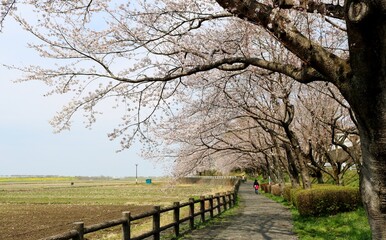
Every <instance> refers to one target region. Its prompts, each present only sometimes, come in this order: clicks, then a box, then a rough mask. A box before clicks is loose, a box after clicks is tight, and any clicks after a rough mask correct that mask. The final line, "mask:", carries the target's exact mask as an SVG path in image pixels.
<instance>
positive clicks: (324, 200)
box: [290, 186, 362, 216]
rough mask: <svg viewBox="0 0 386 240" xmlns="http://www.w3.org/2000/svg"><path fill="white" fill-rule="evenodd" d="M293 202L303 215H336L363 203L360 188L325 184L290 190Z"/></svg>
mask: <svg viewBox="0 0 386 240" xmlns="http://www.w3.org/2000/svg"><path fill="white" fill-rule="evenodd" d="M290 195H291V199H292V201H293V204H294V205H295V207H296V208H297V209H298V211H299V214H300V215H302V216H323V215H334V214H337V213H339V212H347V211H352V210H355V209H357V208H358V207H359V206H361V205H362V201H361V197H360V194H359V189H358V188H353V187H339V186H325V187H317V188H312V189H304V190H303V189H301V190H299V189H293V190H291V191H290Z"/></svg>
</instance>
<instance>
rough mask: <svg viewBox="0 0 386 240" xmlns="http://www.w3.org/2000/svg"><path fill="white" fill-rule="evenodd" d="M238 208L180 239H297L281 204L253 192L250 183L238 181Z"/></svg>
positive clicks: (290, 217) (285, 210)
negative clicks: (229, 214)
mask: <svg viewBox="0 0 386 240" xmlns="http://www.w3.org/2000/svg"><path fill="white" fill-rule="evenodd" d="M239 197H240V201H239V208H238V209H237V210H236V212H235V214H234V215H232V216H226V217H220V220H221V221H219V222H217V221H216V222H215V223H212V224H211V225H210V226H209V227H207V228H204V229H199V230H195V231H193V232H191V233H190V234H188V235H186V236H185V237H183V238H182V239H248V240H260V239H264V240H271V239H272V240H273V239H278V240H296V239H298V238H297V237H296V235H295V234H294V233H293V232H292V228H293V225H292V216H291V213H290V211H289V210H288V209H287V208H285V207H283V206H282V205H280V204H278V203H276V202H274V201H272V200H271V199H268V198H266V197H264V196H263V195H261V194H259V195H257V194H255V192H254V189H253V187H252V183H244V184H241V185H240V190H239Z"/></svg>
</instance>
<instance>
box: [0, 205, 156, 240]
mask: <svg viewBox="0 0 386 240" xmlns="http://www.w3.org/2000/svg"><path fill="white" fill-rule="evenodd" d="M151 208H152V207H151V206H117V205H68V204H30V205H24V204H23V205H22V204H0V239H1V240H14V239H24V240H34V239H40V238H44V237H49V236H52V235H55V234H59V233H63V232H66V231H68V230H70V229H72V227H73V223H74V222H77V221H82V222H84V223H85V226H89V225H92V224H96V223H102V222H105V221H108V220H113V219H118V218H120V217H121V216H122V212H123V211H130V212H131V213H132V214H134V215H135V214H138V213H141V212H144V211H147V210H150V209H151Z"/></svg>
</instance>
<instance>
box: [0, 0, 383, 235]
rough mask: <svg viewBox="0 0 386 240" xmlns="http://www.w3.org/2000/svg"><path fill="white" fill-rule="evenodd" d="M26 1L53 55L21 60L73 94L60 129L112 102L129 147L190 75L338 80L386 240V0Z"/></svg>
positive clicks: (367, 194)
mask: <svg viewBox="0 0 386 240" xmlns="http://www.w3.org/2000/svg"><path fill="white" fill-rule="evenodd" d="M25 2H26V3H30V4H31V6H32V7H34V8H35V14H36V16H37V18H38V21H37V22H33V21H31V20H28V19H27V20H26V19H22V18H21V17H18V16H16V19H18V20H19V22H20V23H21V24H22V25H23V26H24V28H25V29H26V30H27V31H29V32H31V33H32V34H34V35H35V36H36V37H37V38H38V39H40V41H41V43H39V44H35V45H33V46H32V47H34V48H35V49H36V50H37V52H38V53H39V54H41V56H43V57H46V58H48V59H52V60H57V61H54V62H55V64H52V65H50V66H48V67H46V66H29V67H26V68H23V69H22V70H23V71H25V72H26V77H25V79H26V80H42V81H44V82H45V83H47V84H48V85H49V86H52V92H50V93H49V94H55V93H58V94H63V93H66V94H69V95H71V96H73V99H72V100H71V101H70V102H69V104H68V105H67V106H65V107H64V108H63V109H62V111H61V112H60V113H59V114H58V115H57V116H56V117H55V118H54V120H53V121H52V123H53V125H54V126H56V127H57V129H58V130H62V129H68V128H69V127H70V126H71V119H72V117H73V116H74V115H75V114H76V113H78V112H82V111H83V113H84V114H85V115H86V118H87V121H88V122H89V123H90V124H92V123H93V122H95V121H96V116H97V115H98V114H99V109H98V106H99V105H98V104H99V103H100V102H101V101H105V100H107V99H112V100H114V101H116V107H117V106H121V107H123V108H124V109H125V111H126V112H125V114H123V117H122V124H121V125H120V126H118V127H117V129H115V130H114V131H112V133H111V135H110V136H111V137H112V138H116V137H119V138H121V139H122V144H123V147H128V146H129V145H130V142H131V140H132V137H133V135H140V136H141V135H142V136H143V137H144V138H146V128H147V126H148V124H150V123H152V122H153V121H156V120H157V119H155V115H154V114H153V113H154V112H155V111H157V110H165V111H164V112H165V113H164V114H167V112H170V111H169V110H170V109H173V108H174V107H176V106H177V105H178V104H176V101H178V91H182V90H183V89H184V88H188V87H189V85H190V84H191V82H192V81H193V82H194V81H195V82H196V84H200V83H201V84H204V82H205V81H204V80H203V79H206V80H208V81H221V80H222V78H223V74H224V73H227V74H229V73H230V72H233V74H238V73H239V72H240V71H243V70H245V69H255V68H261V69H265V70H266V71H267V72H277V73H280V74H283V75H286V76H288V77H290V78H292V79H294V80H296V81H298V82H300V83H310V82H313V81H324V82H328V83H331V84H333V85H335V86H336V87H337V88H338V89H339V91H340V93H341V94H342V95H343V96H344V98H345V100H346V101H347V102H348V104H349V105H350V107H351V109H352V112H353V113H354V116H355V119H356V122H357V125H358V129H359V134H360V142H361V149H362V157H363V163H362V167H361V171H360V172H361V192H362V196H363V202H364V205H365V208H366V210H367V213H368V215H369V222H370V225H371V229H372V233H373V239H385V238H386V229H385V228H384V226H385V225H386V179H385V174H384V172H385V170H386V161H385V154H386V151H385V149H386V141H385V139H386V137H385V134H386V130H385V129H386V121H385V119H386V101H385V99H386V96H385V93H386V88H385V75H386V73H385V69H386V68H385V63H386V59H385V56H386V53H385V51H386V50H385V49H386V47H385V40H386V36H385V34H386V29H385V28H386V24H385V21H386V18H385V12H386V4H385V2H384V0H374V1H368V0H360V1H354V0H346V1H345V2H344V5H343V6H342V5H340V4H339V1H338V3H335V4H334V2H321V1H311V0H309V1H301V2H300V4H298V5H296V4H295V3H294V2H292V1H288V0H284V1H268V0H261V1H257V0H216V1H213V0H190V1H175V0H174V1H171V0H163V1H161V0H154V1H130V2H129V3H127V2H120V1H108V0H103V1H102V0H99V1H97V0H87V1H86V0H77V1H75V0H69V1H37V0H26V1H25ZM5 13H6V14H7V11H6V12H5ZM6 14H5V15H6ZM2 16H4V14H2ZM267 35H268V37H267ZM250 39H252V41H248V40H250ZM326 39H335V40H336V42H338V43H339V44H336V45H333V46H331V45H329V44H328V41H326ZM346 39H347V40H348V41H346ZM251 42H253V44H250V43H251ZM272 42H275V43H280V44H281V45H282V46H284V47H285V48H286V49H287V51H288V52H289V53H290V54H291V57H290V58H288V59H287V60H286V61H280V62H277V61H275V59H274V58H272V56H271V55H270V53H269V51H266V50H265V47H266V46H267V45H269V43H272ZM294 59H295V60H294ZM133 104H134V105H136V106H137V107H133ZM287 106H288V107H290V105H287ZM289 109H290V108H289ZM297 157H298V156H297Z"/></svg>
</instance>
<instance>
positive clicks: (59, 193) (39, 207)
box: [0, 177, 231, 240]
mask: <svg viewBox="0 0 386 240" xmlns="http://www.w3.org/2000/svg"><path fill="white" fill-rule="evenodd" d="M230 189H231V187H230V186H226V185H219V184H213V183H212V184H208V183H203V184H199V183H197V184H182V183H175V182H171V181H169V180H167V179H153V182H152V184H145V179H140V180H139V182H138V184H135V180H133V179H123V180H113V179H79V178H66V177H57V178H55V177H50V178H0V214H1V221H0V239H2V240H11V239H25V240H32V239H39V238H43V237H48V236H51V235H55V234H58V233H62V232H64V231H67V230H69V229H71V228H72V224H73V222H77V221H83V222H84V223H85V225H86V226H87V225H91V224H96V223H101V222H104V221H107V220H112V219H117V218H120V217H121V216H122V212H123V211H130V212H131V213H132V214H133V215H135V214H138V213H141V212H145V211H148V210H150V209H152V207H153V206H154V205H160V206H170V205H172V203H173V202H177V201H179V202H186V201H187V200H188V198H189V197H198V196H200V195H210V194H213V193H217V192H224V191H229V190H230ZM109 231H111V230H105V231H103V232H101V233H99V234H102V235H103V237H102V235H99V236H98V237H97V239H102V238H103V239H110V238H107V237H105V236H107V235H109V234H110V233H109Z"/></svg>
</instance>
